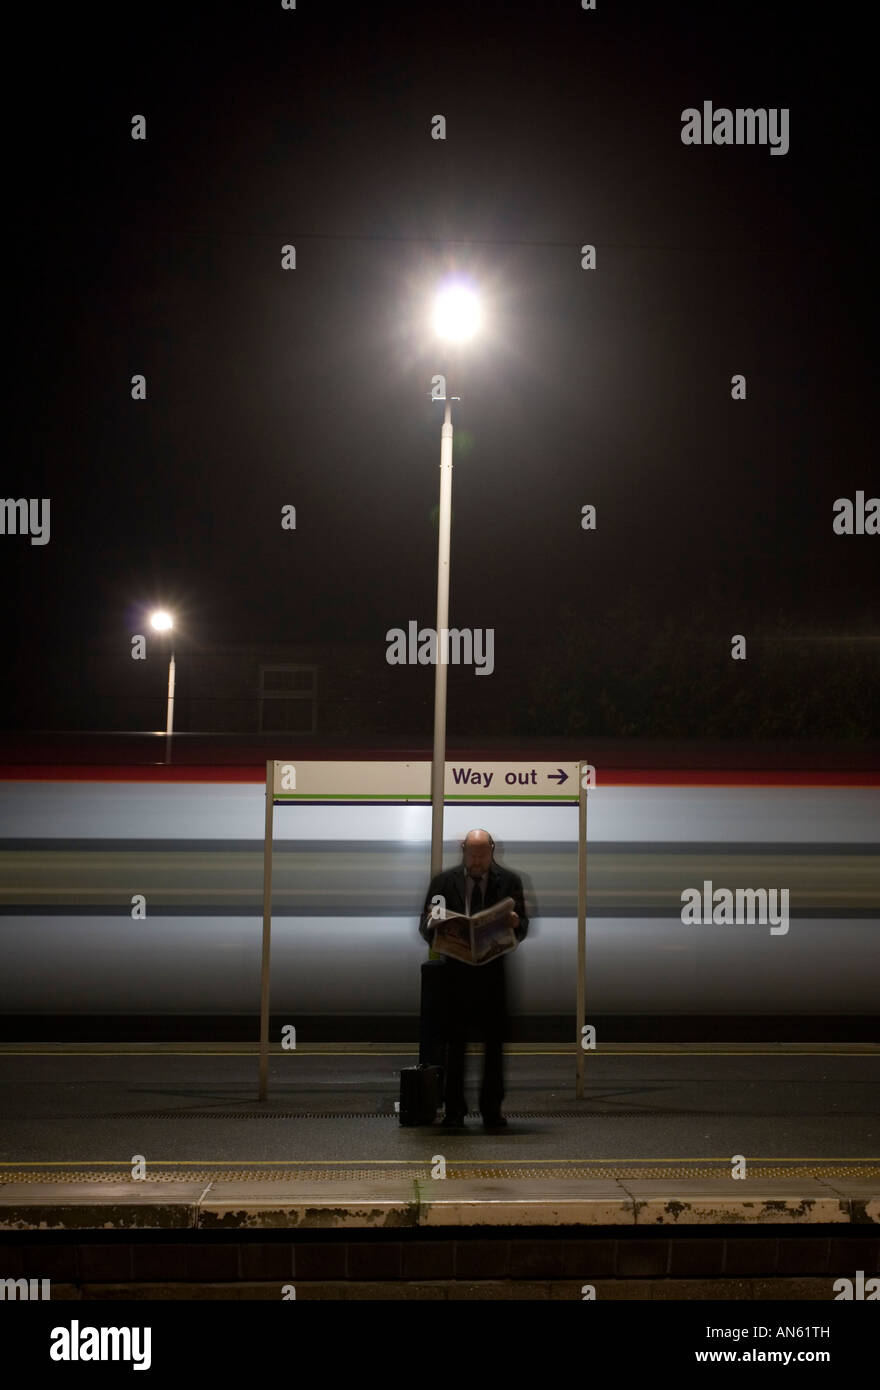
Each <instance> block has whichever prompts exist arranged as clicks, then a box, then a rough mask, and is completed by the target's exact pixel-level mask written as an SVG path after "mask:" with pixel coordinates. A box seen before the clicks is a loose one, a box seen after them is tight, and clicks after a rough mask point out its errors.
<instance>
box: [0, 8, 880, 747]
mask: <svg viewBox="0 0 880 1390" xmlns="http://www.w3.org/2000/svg"><path fill="white" fill-rule="evenodd" d="M183 8H184V10H185V11H186V14H185V17H184V18H183V19H181V18H180V16H179V13H178V8H177V7H176V6H168V7H163V6H161V5H150V6H149V7H147V8H139V7H134V8H130V7H124V8H122V9H117V10H114V11H113V12H112V17H111V12H110V11H106V12H103V11H100V10H99V11H95V12H94V13H83V12H82V11H81V10H79V9H76V10H74V9H71V10H70V11H68V13H67V14H66V15H62V16H61V18H60V19H58V18H55V17H54V16H53V18H52V19H51V22H49V21H48V20H47V19H46V18H45V17H44V16H41V15H35V17H34V18H32V19H31V20H30V21H29V23H30V24H31V25H32V26H33V28H32V32H30V33H29V34H26V35H25V36H24V37H23V39H22V40H21V46H20V49H19V52H18V55H17V59H16V58H15V57H14V58H13V59H12V61H13V63H14V64H15V65H16V66H17V68H18V84H19V86H18V89H17V90H18V93H19V95H18V99H17V103H15V104H14V107H13V109H14V111H15V112H16V113H17V115H16V116H15V118H14V121H13V128H12V130H10V125H9V124H7V132H8V133H10V134H11V133H13V132H14V141H13V144H14V149H13V151H12V154H11V157H10V163H9V165H8V167H7V187H8V191H11V192H12V193H13V198H12V206H13V209H14V215H13V216H12V217H11V218H10V219H9V221H10V223H11V225H12V229H13V235H14V242H13V247H14V250H13V253H12V254H13V257H14V261H13V263H12V272H13V273H12V279H13V290H14V294H15V298H16V303H15V304H14V306H13V321H15V313H16V311H17V313H18V320H17V321H18V328H17V330H16V336H15V345H14V362H15V370H14V371H13V372H8V375H7V379H8V380H11V381H13V382H14V383H15V386H14V391H13V399H12V403H11V408H10V412H9V416H8V420H9V423H10V424H11V426H12V440H11V444H10V446H9V451H8V453H7V457H6V467H5V469H4V477H5V487H4V493H5V495H7V496H14V497H20V496H41V497H43V496H48V497H50V498H51V506H52V511H51V525H52V531H51V541H50V543H49V544H48V545H47V546H31V545H30V544H29V543H28V541H27V539H26V538H23V537H20V536H3V537H0V563H2V566H3V575H2V577H3V581H4V590H5V593H6V595H7V597H8V599H9V604H8V608H7V612H6V615H5V636H6V650H7V654H8V657H9V659H10V663H11V666H12V667H13V668H17V670H18V672H19V676H18V678H17V680H16V689H18V690H19V691H21V690H22V689H24V690H25V691H26V689H27V682H28V680H29V679H36V680H38V681H39V682H40V683H41V685H43V686H44V687H49V688H53V689H54V688H56V687H57V688H58V689H61V688H62V687H66V686H68V685H70V684H71V683H72V684H73V685H76V684H77V682H81V681H84V680H85V679H86V678H85V676H84V675H83V673H82V671H81V669H80V668H81V666H82V665H83V662H82V653H83V652H84V651H85V650H87V649H88V648H89V647H90V646H91V645H94V644H102V643H106V642H107V641H113V640H114V639H115V638H116V637H117V636H118V640H119V642H120V644H122V645H123V646H127V645H128V642H129V639H130V634H131V633H132V632H134V631H139V630H142V629H143V621H142V619H139V617H138V615H139V613H140V612H141V611H142V610H141V607H140V605H142V604H143V605H149V604H150V603H152V602H153V601H157V600H160V599H161V600H162V601H164V602H165V603H166V604H168V605H169V606H171V607H174V608H176V609H177V610H178V611H179V612H181V613H182V614H183V615H184V621H185V623H186V625H187V629H188V631H189V633H190V635H191V636H192V637H193V639H194V640H197V641H198V642H199V643H201V644H205V645H210V644H211V643H212V642H226V641H228V642H241V641H248V640H252V639H260V640H265V641H274V642H300V641H303V642H304V641H308V640H314V639H322V640H327V639H333V640H335V639H338V640H339V641H340V642H343V641H346V640H357V641H375V642H376V643H377V644H378V645H379V646H380V647H384V645H385V636H384V634H385V631H386V629H387V628H389V627H393V626H405V624H406V622H407V621H408V620H409V619H412V618H416V619H418V620H419V622H420V623H421V624H422V625H433V622H434V605H435V585H436V531H435V529H434V526H433V523H432V518H431V512H432V508H433V507H434V506H435V504H436V500H437V489H438V481H439V471H438V464H439V451H440V424H441V417H442V407H441V406H440V405H438V404H431V403H430V402H429V400H428V390H429V383H430V377H431V375H432V374H433V372H434V371H436V370H438V364H439V360H440V359H439V357H438V354H437V352H436V350H435V349H434V348H433V347H432V344H431V340H430V337H429V335H428V332H427V331H426V326H425V324H424V323H423V322H422V316H423V315H424V313H425V311H426V309H427V305H428V302H429V297H430V294H431V291H432V290H433V288H434V286H435V284H436V283H437V281H438V280H439V278H440V275H441V273H442V272H443V270H444V269H445V268H446V267H448V266H455V267H457V268H459V269H461V270H463V271H466V272H469V273H471V274H472V275H473V277H474V278H475V279H476V280H477V281H478V282H479V283H480V285H481V287H483V289H484V292H485V297H486V309H487V313H488V315H489V318H490V324H489V327H488V329H487V334H486V336H485V337H484V338H483V339H481V340H477V341H476V342H475V343H474V345H473V346H472V347H471V348H470V349H469V352H468V357H467V363H466V365H465V366H463V367H462V377H461V383H460V388H459V389H460V390H461V394H462V395H463V397H464V401H463V404H462V406H461V408H460V410H459V411H458V413H457V416H456V419H455V423H456V428H457V429H458V430H460V431H465V432H466V434H467V438H463V437H461V436H459V438H460V442H461V445H462V447H461V448H459V449H458V450H457V453H456V459H455V463H456V467H455V474H454V494H453V499H454V528H453V557H452V621H453V623H454V624H457V625H460V626H470V627H494V628H495V629H496V667H499V666H500V665H501V664H502V663H511V662H514V663H515V662H516V661H517V650H518V643H519V639H520V638H523V639H525V640H533V639H537V638H539V637H541V636H542V635H544V634H546V632H547V630H548V628H552V627H553V625H554V623H556V622H557V621H558V620H559V614H560V612H561V610H562V607H563V605H565V604H568V605H570V606H571V607H572V608H573V609H574V610H575V611H576V612H578V613H582V614H585V615H587V616H588V617H589V618H591V619H592V618H596V619H597V620H598V619H599V618H601V617H602V616H603V615H605V614H606V613H607V612H608V611H609V610H611V609H612V608H613V606H614V604H615V602H616V601H618V599H619V598H620V597H621V596H629V597H630V598H631V600H632V601H633V602H634V603H635V604H637V605H638V606H640V607H643V608H644V611H645V612H646V613H651V614H655V613H656V614H657V615H658V617H659V616H660V615H663V614H667V613H671V614H673V615H675V614H681V615H682V616H684V615H685V614H686V613H687V612H688V611H689V609H690V606H691V605H692V604H693V602H694V599H695V597H696V596H699V597H705V596H706V595H709V596H714V600H717V603H718V605H719V614H720V615H722V614H723V622H724V623H726V622H727V618H728V616H730V618H731V621H732V620H733V619H734V617H735V618H736V620H737V621H738V622H739V624H740V626H739V627H738V628H735V629H734V630H742V631H748V630H751V629H749V628H748V627H747V624H748V623H752V624H756V623H759V622H760V621H761V619H762V617H763V616H764V615H767V614H770V613H775V612H776V611H778V610H784V611H785V612H786V613H787V614H789V615H790V616H791V617H792V619H793V620H794V621H796V622H797V623H798V624H800V625H801V627H802V628H803V629H804V630H805V631H807V632H810V631H813V632H815V633H816V634H817V635H819V634H826V635H827V634H833V635H837V636H840V635H846V634H849V633H852V632H864V631H865V630H866V629H865V623H866V622H867V623H869V624H870V623H871V622H873V623H874V624H875V626H874V628H873V629H871V630H872V631H876V620H877V618H878V616H880V614H878V605H877V577H876V576H877V564H876V557H877V553H878V551H880V538H873V539H872V538H869V537H867V536H853V537H839V536H835V535H834V534H833V532H832V529H831V523H832V515H833V514H832V503H833V501H834V499H835V498H836V497H838V496H841V495H846V496H850V497H852V496H854V495H855V491H856V489H858V488H862V489H864V490H865V491H866V492H867V494H868V495H869V496H870V495H876V494H878V493H880V479H878V473H877V468H876V463H875V454H874V452H873V451H872V453H871V454H870V455H869V451H868V450H869V433H868V409H867V406H868V401H869V400H870V398H871V392H872V387H873V383H874V372H873V370H872V368H873V360H872V359H873V356H874V354H873V351H872V349H873V343H874V338H875V332H874V323H873V319H871V320H870V321H869V312H870V309H869V303H868V295H869V290H870V286H871V283H872V279H873V276H872V271H873V261H874V259H875V255H876V253H875V250H874V242H873V225H872V224H869V219H868V207H869V204H870V202H871V200H872V194H873V192H874V183H875V180H874V177H873V174H872V172H871V171H872V168H873V164H874V161H873V115H869V112H868V100H869V93H871V92H872V91H873V82H872V81H871V80H870V77H869V74H868V72H867V65H866V63H865V62H864V61H863V59H862V56H861V51H862V49H863V48H864V47H865V44H866V36H865V35H864V34H862V35H860V34H859V33H858V31H856V30H855V29H853V30H850V31H846V30H845V29H844V28H843V26H842V24H841V20H840V19H839V17H838V14H837V12H835V11H827V10H822V11H821V12H820V13H821V22H816V21H815V20H814V19H813V18H811V11H809V10H805V9H804V8H803V7H801V6H796V5H791V6H778V7H772V6H771V7H765V6H763V5H749V4H746V5H738V6H736V7H726V6H725V7H719V6H715V5H709V4H700V5H693V6H680V5H667V4H662V3H655V4H652V5H648V4H641V5H633V4H626V3H613V2H612V0H599V5H598V8H597V10H596V12H595V13H592V12H585V11H582V10H581V8H580V5H579V3H578V0H567V2H566V3H560V2H559V0H557V2H556V3H542V4H532V5H522V4H516V3H513V4H511V3H504V4H500V3H498V4H494V3H490V4H485V3H480V4H473V3H472V4H446V3H444V4H442V5H438V6H434V5H423V4H418V3H407V4H399V5H395V4H383V3H381V0H377V3H371V4H368V5H367V4H364V5H357V4H354V3H351V4H349V5H347V6H345V7H344V8H340V7H338V6H336V5H333V4H321V3H317V0H315V3H310V2H309V0H299V4H298V6H297V9H296V10H295V11H283V10H282V9H281V8H280V5H279V4H278V3H274V4H273V3H264V4H245V3H242V4H240V5H236V6H230V7H225V8H224V7H222V6H213V5H212V6H210V7H208V6H205V7H200V8H199V9H198V10H197V11H191V10H190V7H183ZM768 10H769V13H768ZM704 99H709V100H711V101H712V102H713V104H714V105H715V107H718V106H729V107H748V106H752V107H765V108H779V107H788V108H789V109H790V141H791V148H790V150H789V152H788V154H786V155H784V156H776V155H771V153H770V149H769V147H767V146H763V147H762V146H752V147H744V148H739V147H732V146H720V147H715V146H710V147H705V148H704V147H695V148H691V147H688V146H685V145H683V144H682V142H681V139H680V134H681V112H682V110H683V109H684V108H685V107H689V106H697V107H700V106H701V104H702V102H703V100H704ZM437 113H442V114H443V115H444V116H445V117H446V120H447V138H446V140H445V141H435V140H432V139H431V135H430V127H431V118H432V117H433V116H434V115H435V114H437ZM134 114H143V115H144V116H145V117H146V119H147V139H146V141H145V142H135V141H132V140H131V138H130V135H129V130H130V121H131V117H132V115H134ZM11 119H12V118H11V117H10V116H9V115H8V116H7V122H9V121H10V120H11ZM288 242H290V243H292V244H294V245H295V246H296V254H297V268H296V270H295V271H288V272H284V271H282V270H281V269H280V248H281V246H282V245H283V244H284V243H288ZM586 242H590V243H593V244H595V245H596V247H597V253H598V268H597V269H596V270H595V271H590V272H588V271H584V270H582V269H581V268H580V254H579V248H580V246H581V245H582V244H584V243H586ZM869 328H870V330H871V331H870V337H869ZM136 372H144V373H145V374H146V376H147V390H148V398H147V400H146V402H143V403H134V402H132V401H131V399H130V378H131V376H132V375H133V374H134V373H136ZM735 372H743V373H745V374H746V377H747V383H748V398H747V400H746V401H745V402H743V403H734V402H732V401H731V399H730V378H731V376H732V374H733V373H735ZM871 442H872V443H873V439H872V440H871ZM587 502H591V503H594V504H595V505H596V506H597V507H598V516H599V524H598V531H597V532H596V533H585V532H583V531H582V530H581V528H580V513H581V507H582V505H583V504H585V503H587ZM285 503H292V504H293V505H294V506H295V507H296V509H297V529H296V531H295V532H292V533H291V532H286V531H282V530H281V527H280V509H281V507H282V505H284V504H285ZM719 620H720V621H721V617H720V619H719ZM729 631H730V629H729V627H728V626H723V633H724V634H727V633H729ZM8 697H9V685H8V683H7V696H6V699H7V705H8ZM16 719H20V720H23V721H24V722H27V721H26V714H22V711H21V707H20V706H15V707H14V709H13V712H11V713H10V712H7V714H6V724H7V726H9V725H10V723H12V724H14V722H15V721H16Z"/></svg>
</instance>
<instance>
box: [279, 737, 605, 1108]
mask: <svg viewBox="0 0 880 1390" xmlns="http://www.w3.org/2000/svg"><path fill="white" fill-rule="evenodd" d="M444 766H445V774H444V792H443V800H444V802H449V803H463V802H473V803H479V804H480V805H485V806H489V805H496V806H497V805H505V804H510V805H517V804H518V805H539V804H542V803H543V804H545V805H548V806H552V805H556V806H566V805H568V806H577V808H578V963H577V1032H576V1038H577V1087H576V1095H577V1096H578V1098H581V1097H582V1096H583V1084H584V1051H583V1048H582V1046H581V1038H582V1035H583V1032H584V1013H585V969H586V911H587V906H586V903H587V791H588V789H590V788H592V787H593V786H594V785H595V770H594V768H593V767H592V766H591V765H590V764H589V763H587V762H584V761H581V760H578V761H577V762H565V763H520V762H503V761H501V762H491V763H484V762H468V761H467V760H461V761H459V762H447V763H446V764H445V765H444ZM406 803H414V804H422V805H426V806H428V805H430V804H431V764H430V762H348V761H338V762H318V761H315V760H313V759H306V760H302V761H288V762H285V761H284V759H281V758H278V759H275V760H274V761H271V762H267V763H266V834H265V846H264V861H263V962H262V972H261V987H260V1093H259V1094H260V1100H265V1099H266V1097H267V1094H268V1069H269V955H270V944H271V928H272V839H273V813H274V809H275V807H276V806H323V805H337V806H345V805H349V806H385V805H394V804H397V805H403V804H406Z"/></svg>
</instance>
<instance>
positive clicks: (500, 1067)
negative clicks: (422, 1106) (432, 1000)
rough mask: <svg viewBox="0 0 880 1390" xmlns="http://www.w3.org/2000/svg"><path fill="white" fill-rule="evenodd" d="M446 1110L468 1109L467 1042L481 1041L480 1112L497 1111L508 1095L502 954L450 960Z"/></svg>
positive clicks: (449, 1112) (459, 1112) (450, 1111)
mask: <svg viewBox="0 0 880 1390" xmlns="http://www.w3.org/2000/svg"><path fill="white" fill-rule="evenodd" d="M445 972H446V979H447V986H448V987H447V1004H448V1014H447V1019H448V1026H447V1048H446V1093H445V1094H446V1113H447V1115H454V1114H464V1113H465V1112H466V1111H467V1102H466V1100H465V1094H464V1073H465V1048H466V1047H467V1044H468V1043H469V1042H480V1041H481V1042H483V1044H484V1049H483V1079H482V1084H481V1086H480V1113H481V1114H482V1115H494V1114H496V1113H497V1112H498V1111H499V1110H500V1109H501V1102H502V1101H503V1099H504V1062H503V1055H504V1035H505V1031H506V1024H507V999H506V987H505V975H504V957H503V956H502V957H500V958H499V959H498V960H493V961H490V962H489V964H488V965H477V966H474V965H464V964H463V963H462V962H460V961H456V960H447V961H446V965H445Z"/></svg>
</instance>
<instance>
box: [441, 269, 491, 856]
mask: <svg viewBox="0 0 880 1390" xmlns="http://www.w3.org/2000/svg"><path fill="white" fill-rule="evenodd" d="M480 319H481V314H480V304H479V300H478V299H477V296H476V295H475V294H474V292H473V290H471V289H469V288H468V287H467V286H466V285H463V284H460V283H452V284H448V285H445V286H444V287H443V289H442V290H441V291H440V292H439V294H438V295H437V298H436V300H435V302H434V315H433V323H434V332H435V333H436V334H437V337H438V338H441V339H442V340H443V341H445V342H447V343H465V342H467V341H468V340H469V339H470V338H472V337H473V335H474V333H476V331H477V329H478V328H479V326H480ZM451 524H452V393H451V385H450V380H449V377H448V375H447V378H446V410H445V414H444V417H443V428H442V430H441V432H440V522H439V536H438V548H437V628H436V632H437V664H436V667H435V673H434V756H433V760H432V762H431V877H432V878H434V877H435V875H436V874H439V873H440V871H441V869H442V868H443V793H444V782H445V768H446V661H445V657H446V655H447V651H448V648H447V645H446V643H444V641H443V633H444V631H446V629H447V628H448V626H449V541H450V534H451Z"/></svg>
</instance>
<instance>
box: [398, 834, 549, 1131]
mask: <svg viewBox="0 0 880 1390" xmlns="http://www.w3.org/2000/svg"><path fill="white" fill-rule="evenodd" d="M461 849H462V862H461V864H460V865H459V866H458V868H457V869H447V870H446V871H445V872H444V873H440V874H437V876H436V877H435V878H433V879H432V880H431V886H430V888H429V889H428V893H427V897H426V899H425V910H424V912H423V913H422V917H421V921H420V922H419V931H420V932H421V934H422V936H423V937H424V938H425V940H426V941H427V942H428V944H429V945H430V943H431V940H432V933H433V931H434V930H435V929H436V921H434V922H432V907H433V902H432V899H434V898H436V897H438V896H439V897H442V898H443V899H444V900H445V905H446V907H447V908H448V909H449V911H450V912H461V913H465V914H466V915H467V916H469V917H470V916H472V915H473V914H474V913H475V912H480V911H481V910H482V909H483V908H484V907H492V906H493V904H494V903H497V902H500V901H501V899H502V898H513V901H514V904H515V910H514V911H513V912H511V914H510V917H509V918H508V921H509V924H510V926H511V927H513V929H514V932H515V935H516V939H517V941H518V942H519V941H522V940H523V938H524V937H525V934H526V932H527V931H528V929H529V919H528V917H527V916H526V909H525V903H524V901H523V888H522V881H521V879H520V877H519V875H518V874H515V873H511V871H510V870H509V869H502V868H501V866H500V864H496V863H495V857H494V856H495V841H494V840H493V839H492V836H491V835H490V834H489V833H488V831H486V830H469V831H468V833H467V835H466V836H465V838H464V840H463V841H462V845H461ZM504 970H505V967H504V956H498V957H496V959H495V960H491V961H488V962H487V964H486V965H467V964H465V962H464V961H458V960H452V959H451V957H449V956H446V957H444V964H443V976H444V983H445V986H446V988H445V991H444V993H445V995H446V1006H447V1007H446V1013H447V1017H448V1025H447V1041H448V1047H447V1054H446V1116H445V1118H444V1120H443V1123H444V1125H445V1126H446V1127H447V1128H454V1129H460V1128H461V1127H462V1126H463V1124H464V1117H465V1115H466V1113H467V1102H466V1101H465V1095H464V1058H465V1048H466V1046H467V1043H468V1041H469V1040H472V1041H477V1040H478V1039H482V1040H483V1042H484V1051H483V1081H482V1085H481V1087H480V1114H481V1115H482V1117H483V1124H484V1126H485V1127H486V1129H503V1128H504V1127H505V1126H506V1124H507V1120H506V1119H505V1118H504V1116H503V1115H502V1113H501V1102H502V1101H503V1099H504V1072H503V1047H504V1036H505V1033H506V1031H507V997H506V986H505V974H504Z"/></svg>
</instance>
